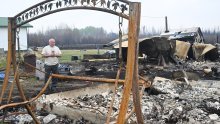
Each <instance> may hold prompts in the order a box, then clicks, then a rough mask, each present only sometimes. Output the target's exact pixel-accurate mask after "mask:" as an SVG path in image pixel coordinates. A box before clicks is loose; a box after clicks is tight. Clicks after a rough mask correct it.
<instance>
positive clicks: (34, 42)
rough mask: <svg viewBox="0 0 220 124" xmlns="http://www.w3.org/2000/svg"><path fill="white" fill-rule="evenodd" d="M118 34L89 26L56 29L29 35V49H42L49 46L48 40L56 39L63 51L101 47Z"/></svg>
mask: <svg viewBox="0 0 220 124" xmlns="http://www.w3.org/2000/svg"><path fill="white" fill-rule="evenodd" d="M117 37H118V34H116V33H113V32H110V33H108V32H107V31H105V30H104V29H103V28H96V27H92V26H88V27H86V28H82V29H78V28H73V29H72V28H70V27H68V26H65V27H56V28H54V29H48V30H46V31H45V32H43V31H39V32H36V33H29V34H28V46H29V47H42V46H45V45H47V44H48V39H50V38H55V39H56V44H57V45H58V46H59V47H60V48H62V49H68V48H77V47H79V48H80V47H83V46H86V45H87V46H89V47H95V48H97V47H101V46H102V45H104V44H106V43H108V42H110V41H112V40H114V39H116V38H117Z"/></svg>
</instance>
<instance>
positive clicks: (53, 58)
mask: <svg viewBox="0 0 220 124" xmlns="http://www.w3.org/2000/svg"><path fill="white" fill-rule="evenodd" d="M41 54H42V55H43V57H44V58H45V64H44V65H45V66H44V67H45V72H46V74H45V82H44V83H46V82H47V80H48V78H49V75H50V73H53V74H57V73H58V65H59V60H58V57H60V56H61V54H62V53H61V51H60V49H59V48H58V47H57V46H55V39H53V38H51V39H49V45H47V46H45V47H44V48H43V50H42V53H41ZM56 85H57V79H56V78H53V79H52V85H51V86H50V90H55V88H56Z"/></svg>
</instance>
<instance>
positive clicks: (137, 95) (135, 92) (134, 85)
mask: <svg viewBox="0 0 220 124" xmlns="http://www.w3.org/2000/svg"><path fill="white" fill-rule="evenodd" d="M135 9H136V11H134V15H135V16H134V19H133V20H134V22H135V24H134V25H133V26H134V30H135V33H133V34H134V35H136V36H135V37H134V38H135V39H134V40H135V41H136V42H135V43H136V45H135V46H136V49H135V51H133V52H134V53H135V59H134V60H135V65H134V66H135V67H134V73H133V81H132V95H133V102H134V107H135V113H136V117H137V123H138V124H144V119H143V114H142V111H141V101H140V100H141V99H140V93H139V85H138V83H139V77H138V52H139V43H138V36H139V30H140V16H141V4H140V3H139V4H136V5H135V6H134V10H135ZM131 17H132V16H131ZM138 19H139V20H138Z"/></svg>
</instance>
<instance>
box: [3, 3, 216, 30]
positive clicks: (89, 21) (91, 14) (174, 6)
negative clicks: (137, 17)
mask: <svg viewBox="0 0 220 124" xmlns="http://www.w3.org/2000/svg"><path fill="white" fill-rule="evenodd" d="M0 1H1V7H0V16H1V17H10V16H14V15H16V14H17V13H19V12H21V11H22V10H24V9H26V8H28V7H30V6H32V5H34V4H36V3H39V2H40V1H42V0H4V1H3V0H0ZM132 1H139V2H142V12H141V26H143V25H145V26H147V27H149V28H151V27H155V28H157V29H164V17H165V16H167V17H168V24H169V28H172V29H178V28H188V27H196V26H199V27H201V28H203V29H204V28H205V29H209V28H211V29H212V28H214V27H219V26H220V16H219V15H220V0H132ZM30 24H32V25H33V26H34V28H32V29H30V31H31V32H36V31H39V30H46V29H48V28H53V27H55V26H59V25H63V24H67V25H68V26H71V27H76V28H83V27H86V26H95V27H103V28H104V29H106V30H107V31H108V32H110V31H113V32H118V17H116V16H115V15H111V14H107V13H103V12H99V11H89V10H70V11H63V12H59V13H55V14H52V15H49V16H45V17H43V18H40V19H38V20H35V21H32V22H30ZM127 26H128V24H127V23H126V21H124V25H123V28H124V30H126V29H127Z"/></svg>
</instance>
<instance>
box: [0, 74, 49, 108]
mask: <svg viewBox="0 0 220 124" xmlns="http://www.w3.org/2000/svg"><path fill="white" fill-rule="evenodd" d="M51 79H52V76H50V77H49V79H48V80H47V83H46V84H45V85H44V87H43V88H42V90H41V91H40V93H39V94H38V95H37V96H35V97H34V98H32V99H30V100H29V101H27V100H26V101H24V102H19V103H11V104H7V105H2V106H0V110H2V109H4V108H8V107H15V106H21V105H27V104H29V103H31V102H33V101H34V100H36V99H38V98H39V97H40V96H41V95H42V94H43V93H44V92H45V91H46V89H47V87H48V86H49V84H50V81H51Z"/></svg>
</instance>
